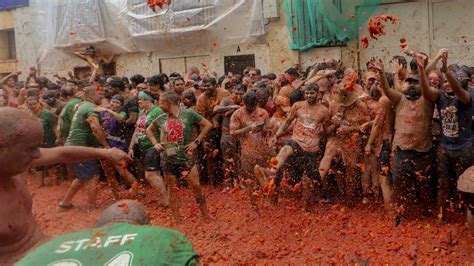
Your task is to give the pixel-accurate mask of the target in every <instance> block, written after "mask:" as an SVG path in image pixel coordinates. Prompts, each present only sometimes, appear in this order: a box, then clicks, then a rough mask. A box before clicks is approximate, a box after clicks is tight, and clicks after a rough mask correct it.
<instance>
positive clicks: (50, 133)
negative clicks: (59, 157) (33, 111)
mask: <svg viewBox="0 0 474 266" xmlns="http://www.w3.org/2000/svg"><path fill="white" fill-rule="evenodd" d="M39 119H40V121H41V125H43V145H42V147H43V148H51V147H54V146H55V142H56V134H54V127H55V126H56V124H57V123H58V117H57V116H56V115H55V114H53V113H52V112H51V111H49V110H43V111H41V112H40V114H39Z"/></svg>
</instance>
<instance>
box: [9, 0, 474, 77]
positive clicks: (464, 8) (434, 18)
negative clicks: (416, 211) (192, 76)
mask: <svg viewBox="0 0 474 266" xmlns="http://www.w3.org/2000/svg"><path fill="white" fill-rule="evenodd" d="M282 3H283V0H278V4H279V5H280V8H279V18H276V19H272V20H271V21H269V22H268V25H267V26H266V34H265V36H262V37H259V38H258V39H257V40H256V41H255V42H252V43H243V44H240V45H235V46H234V47H225V48H220V47H203V48H200V49H198V50H195V51H193V52H192V53H188V54H187V53H185V52H180V53H178V54H174V55H169V54H160V52H158V51H156V52H151V53H134V54H126V55H121V56H119V57H118V59H117V64H116V70H117V74H118V75H123V76H131V75H134V74H137V73H141V74H143V75H145V76H148V75H152V74H156V73H158V72H160V71H164V72H170V71H171V70H173V69H175V70H177V71H180V72H184V71H185V70H186V69H188V68H189V67H190V66H197V67H199V68H201V69H203V68H208V69H209V70H210V71H215V72H216V73H218V74H222V73H223V71H224V56H230V55H239V54H255V61H256V62H255V63H256V66H257V67H259V68H260V69H261V70H262V72H263V73H267V72H276V73H278V72H281V71H283V70H285V69H287V68H288V67H291V66H294V65H300V67H301V68H302V69H305V68H306V67H308V66H310V65H312V64H314V63H316V62H319V61H321V60H322V59H325V58H336V59H339V60H342V61H343V62H344V63H345V64H346V65H349V66H353V67H355V68H361V69H363V68H364V65H365V62H366V61H367V59H368V58H370V57H372V56H374V55H381V56H382V57H383V58H384V60H386V61H388V59H389V57H391V56H392V55H394V54H400V53H401V51H400V48H399V47H398V46H399V41H398V40H399V38H400V37H402V35H404V36H403V37H405V38H406V39H407V41H408V43H409V45H410V46H412V47H413V48H415V49H417V50H420V51H424V52H426V53H428V54H431V55H433V54H435V53H436V52H437V51H438V50H439V48H441V47H447V48H449V49H451V51H452V53H451V55H450V57H451V59H452V60H459V62H461V63H465V64H470V65H472V61H473V59H474V52H473V49H472V48H473V45H474V30H473V23H471V22H470V20H471V18H472V15H473V14H474V7H473V6H474V1H471V0H455V1H449V0H422V1H393V0H392V1H390V0H384V1H383V4H382V6H381V7H380V8H379V9H378V10H377V13H376V14H381V13H390V14H394V15H397V16H399V17H400V23H399V25H397V26H396V27H395V28H391V27H389V31H388V34H387V36H383V37H382V38H380V40H379V41H377V42H371V46H370V47H369V48H368V49H359V42H358V40H353V41H350V42H348V43H347V44H346V46H344V47H324V48H314V49H311V50H309V51H306V52H297V51H292V50H290V49H289V48H288V47H289V44H290V37H289V33H288V29H287V27H286V21H285V17H284V12H283V8H282V6H283V4H282ZM360 3H361V0H355V1H343V7H342V14H357V12H363V9H364V7H363V6H360ZM28 8H29V7H22V8H17V9H14V10H12V11H3V12H0V30H1V29H3V28H11V27H14V28H15V38H16V46H17V47H16V49H17V56H18V60H17V61H14V62H6V63H2V62H0V73H6V72H12V71H15V70H20V71H23V72H24V73H27V71H28V68H29V67H30V66H37V67H38V68H39V69H40V71H41V72H42V73H43V74H45V75H47V76H52V74H54V73H59V74H61V75H65V74H66V73H67V72H68V71H70V70H71V69H72V68H74V67H78V66H85V64H84V63H83V62H82V61H81V60H79V59H76V58H74V57H73V56H71V55H68V54H63V53H57V54H55V55H54V56H52V57H50V58H48V60H46V61H44V62H42V63H41V64H39V65H38V63H37V62H36V58H37V54H36V53H37V49H36V47H35V46H34V44H33V42H32V38H33V33H34V25H32V22H31V17H30V16H29V12H28ZM453 14H456V15H453ZM359 26H362V27H363V31H362V34H365V31H366V29H365V27H364V26H365V25H359ZM238 48H240V52H238V51H237V50H238ZM0 49H1V47H0Z"/></svg>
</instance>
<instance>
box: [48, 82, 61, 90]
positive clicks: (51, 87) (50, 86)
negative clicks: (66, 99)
mask: <svg viewBox="0 0 474 266" xmlns="http://www.w3.org/2000/svg"><path fill="white" fill-rule="evenodd" d="M47 87H48V90H59V89H61V86H59V85H58V84H56V83H49V84H48V86H47Z"/></svg>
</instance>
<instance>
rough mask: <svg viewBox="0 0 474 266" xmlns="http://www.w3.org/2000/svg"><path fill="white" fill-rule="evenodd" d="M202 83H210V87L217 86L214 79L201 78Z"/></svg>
mask: <svg viewBox="0 0 474 266" xmlns="http://www.w3.org/2000/svg"><path fill="white" fill-rule="evenodd" d="M202 83H211V85H214V86H215V85H217V81H216V79H215V78H213V77H209V76H207V77H205V78H203V79H202Z"/></svg>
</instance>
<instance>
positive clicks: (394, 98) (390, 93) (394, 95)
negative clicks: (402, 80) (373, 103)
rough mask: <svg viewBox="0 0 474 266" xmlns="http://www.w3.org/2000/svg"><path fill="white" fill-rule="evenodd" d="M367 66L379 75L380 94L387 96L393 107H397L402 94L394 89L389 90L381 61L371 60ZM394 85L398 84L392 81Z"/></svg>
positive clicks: (377, 59) (378, 59)
mask: <svg viewBox="0 0 474 266" xmlns="http://www.w3.org/2000/svg"><path fill="white" fill-rule="evenodd" d="M397 64H398V63H397ZM369 65H370V67H371V68H372V69H374V70H375V71H377V72H378V74H379V75H380V88H381V89H382V92H383V93H384V94H385V95H386V96H387V98H388V99H389V100H390V102H392V104H393V105H394V106H395V105H397V104H398V102H399V101H400V99H401V98H402V94H401V92H400V91H398V90H396V89H390V87H389V85H388V81H387V76H386V75H385V71H384V65H383V62H382V60H381V59H380V58H372V59H371V60H370V61H369ZM394 84H398V82H397V81H395V80H394ZM394 87H395V85H394Z"/></svg>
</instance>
